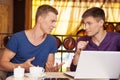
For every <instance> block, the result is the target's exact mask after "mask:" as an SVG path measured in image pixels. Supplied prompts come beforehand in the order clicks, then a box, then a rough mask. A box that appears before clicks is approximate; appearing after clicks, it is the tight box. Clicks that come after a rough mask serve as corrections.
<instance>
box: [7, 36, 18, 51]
mask: <svg viewBox="0 0 120 80" xmlns="http://www.w3.org/2000/svg"><path fill="white" fill-rule="evenodd" d="M6 48H7V49H9V50H11V51H13V52H14V53H16V52H17V49H18V43H17V39H16V36H15V35H13V36H12V37H11V38H10V40H9V41H8V43H7V46H6Z"/></svg>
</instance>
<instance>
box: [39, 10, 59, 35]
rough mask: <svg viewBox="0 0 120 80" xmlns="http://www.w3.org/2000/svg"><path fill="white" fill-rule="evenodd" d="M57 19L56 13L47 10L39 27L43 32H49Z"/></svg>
mask: <svg viewBox="0 0 120 80" xmlns="http://www.w3.org/2000/svg"><path fill="white" fill-rule="evenodd" d="M56 21H57V15H56V14H54V13H53V12H49V13H48V14H46V16H44V17H42V21H41V25H40V28H41V30H42V31H43V33H46V34H50V32H51V31H52V30H53V28H55V26H56Z"/></svg>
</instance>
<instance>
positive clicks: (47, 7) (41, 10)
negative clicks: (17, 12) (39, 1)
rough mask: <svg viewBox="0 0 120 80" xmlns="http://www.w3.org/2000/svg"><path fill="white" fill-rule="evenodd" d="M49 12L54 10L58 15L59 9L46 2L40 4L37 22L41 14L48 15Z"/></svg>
mask: <svg viewBox="0 0 120 80" xmlns="http://www.w3.org/2000/svg"><path fill="white" fill-rule="evenodd" d="M48 12H53V13H55V14H56V15H58V11H57V10H56V9H55V8H54V7H52V6H50V5H46V4H44V5H41V6H39V7H38V9H37V12H36V18H35V20H36V22H37V18H38V17H39V16H40V15H41V16H43V15H46V14H47V13H48Z"/></svg>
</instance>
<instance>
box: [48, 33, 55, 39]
mask: <svg viewBox="0 0 120 80" xmlns="http://www.w3.org/2000/svg"><path fill="white" fill-rule="evenodd" d="M47 38H48V39H49V40H56V39H55V37H54V36H53V35H50V34H48V35H47Z"/></svg>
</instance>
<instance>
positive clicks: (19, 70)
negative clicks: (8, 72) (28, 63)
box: [13, 66, 25, 78]
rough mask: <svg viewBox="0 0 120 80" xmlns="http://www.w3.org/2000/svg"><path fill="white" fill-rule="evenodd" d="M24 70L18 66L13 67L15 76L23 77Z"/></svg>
mask: <svg viewBox="0 0 120 80" xmlns="http://www.w3.org/2000/svg"><path fill="white" fill-rule="evenodd" d="M24 72H25V69H24V68H21V67H20V66H18V67H17V68H15V69H14V73H13V74H14V77H15V78H23V77H24Z"/></svg>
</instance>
